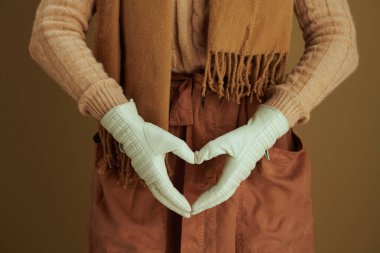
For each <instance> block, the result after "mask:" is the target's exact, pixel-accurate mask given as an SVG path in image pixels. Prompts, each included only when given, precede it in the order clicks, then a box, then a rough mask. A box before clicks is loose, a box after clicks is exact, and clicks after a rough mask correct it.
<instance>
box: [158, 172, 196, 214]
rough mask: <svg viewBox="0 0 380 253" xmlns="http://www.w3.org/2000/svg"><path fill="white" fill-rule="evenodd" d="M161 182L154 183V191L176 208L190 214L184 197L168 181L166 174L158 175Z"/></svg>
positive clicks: (189, 208) (189, 207) (188, 205)
mask: <svg viewBox="0 0 380 253" xmlns="http://www.w3.org/2000/svg"><path fill="white" fill-rule="evenodd" d="M160 176H161V180H158V181H157V182H155V186H156V189H157V190H158V191H159V192H160V193H161V195H162V196H163V197H164V198H165V199H166V200H167V201H169V202H170V203H172V204H173V205H175V206H177V207H178V208H180V209H181V210H182V211H184V212H190V211H191V206H190V204H189V202H188V201H187V199H186V198H185V196H183V195H182V194H181V193H180V192H179V191H178V190H177V189H176V188H175V187H174V185H173V183H172V182H171V181H170V178H169V176H168V175H167V173H166V172H165V173H162V174H160Z"/></svg>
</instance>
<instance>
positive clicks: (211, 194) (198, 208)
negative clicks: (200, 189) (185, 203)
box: [191, 182, 237, 215]
mask: <svg viewBox="0 0 380 253" xmlns="http://www.w3.org/2000/svg"><path fill="white" fill-rule="evenodd" d="M236 189H237V185H236V184H233V183H230V182H226V183H225V184H224V185H214V186H213V187H211V188H210V189H209V190H207V191H206V192H204V193H202V194H201V195H200V196H199V198H198V199H197V200H196V201H195V202H194V203H193V205H192V206H191V210H192V211H191V215H194V214H198V213H200V212H202V211H204V210H206V209H209V208H212V207H214V206H216V205H219V204H220V203H222V202H224V201H226V200H227V199H229V198H230V197H231V196H232V195H233V194H234V193H235V191H236Z"/></svg>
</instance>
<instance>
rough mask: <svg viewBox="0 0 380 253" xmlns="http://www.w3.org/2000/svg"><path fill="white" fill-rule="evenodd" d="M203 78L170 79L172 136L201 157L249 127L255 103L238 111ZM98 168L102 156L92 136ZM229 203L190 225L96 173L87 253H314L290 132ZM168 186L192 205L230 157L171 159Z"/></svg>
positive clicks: (305, 166) (302, 153)
mask: <svg viewBox="0 0 380 253" xmlns="http://www.w3.org/2000/svg"><path fill="white" fill-rule="evenodd" d="M202 78H203V72H200V71H196V72H193V73H191V74H180V73H174V72H173V73H172V82H171V98H170V101H171V102H170V120H169V122H170V129H169V130H170V132H171V133H172V134H174V135H176V136H178V137H179V138H181V139H183V140H185V141H186V143H187V144H188V145H189V147H190V148H191V149H192V150H193V151H196V150H199V149H200V148H201V147H202V146H204V145H205V144H206V143H207V142H208V141H210V140H212V139H215V138H216V137H218V136H220V135H223V134H224V133H227V132H229V131H232V130H233V129H235V128H237V127H239V126H241V125H244V124H246V123H247V121H248V120H249V118H250V117H251V116H252V115H253V114H254V113H255V110H256V108H257V105H258V104H259V103H258V102H257V100H255V101H254V102H253V103H249V101H248V98H247V97H242V98H241V103H240V104H236V103H234V102H232V101H227V100H225V99H224V98H218V96H217V94H216V93H214V92H212V91H211V90H209V89H208V90H207V92H206V97H205V98H202V96H201V83H202ZM93 140H94V146H95V164H96V161H97V160H98V159H100V157H101V154H102V146H101V143H100V142H99V138H98V135H97V133H96V134H95V135H94V138H93ZM268 151H269V158H270V159H269V160H267V159H266V158H265V157H262V158H261V159H260V160H259V161H258V162H257V163H256V166H255V168H254V170H252V173H251V174H250V176H249V177H248V178H247V179H246V180H245V181H243V182H242V183H241V184H240V186H239V188H238V189H237V190H236V192H235V193H234V195H233V196H232V197H231V198H230V199H228V200H227V201H225V202H223V203H221V204H219V205H217V206H215V207H213V208H210V209H208V210H206V211H203V212H201V213H199V214H197V215H194V216H192V217H191V218H189V219H186V218H182V217H181V216H180V215H178V214H176V213H175V212H173V211H171V210H170V209H168V208H166V207H165V206H164V205H162V204H161V203H160V202H159V201H157V200H156V199H155V198H154V196H153V195H152V193H151V192H150V191H149V189H148V188H147V187H145V186H144V185H143V184H141V183H139V182H138V181H136V183H135V184H132V186H130V187H129V188H126V189H122V188H121V187H120V186H117V185H116V182H117V173H108V174H98V173H97V168H96V166H95V167H94V170H93V177H92V188H91V205H90V209H89V219H88V231H87V235H88V241H87V252H90V253H106V252H107V253H111V252H112V253H122V252H123V253H179V252H181V253H206V252H207V253H208V252H210V253H224V252H225V253H232V252H244V253H275V252H276V253H314V233H313V232H314V231H313V211H312V198H311V163H310V159H309V156H308V153H307V151H306V150H305V147H304V145H303V143H302V140H301V139H300V136H299V135H298V134H296V133H295V132H294V130H293V128H291V129H290V130H289V131H288V132H287V133H286V134H285V135H283V136H282V137H281V138H279V139H277V141H276V143H275V144H274V146H272V147H271V148H270V149H269V150H268ZM169 154H170V156H169V162H170V165H171V167H172V168H173V169H174V177H173V184H174V186H175V187H176V188H177V189H178V190H179V191H180V192H182V193H183V194H184V196H185V197H186V198H187V199H188V201H189V203H190V204H192V203H193V202H194V201H195V200H196V199H197V198H198V197H199V195H200V194H201V193H202V192H204V191H206V190H207V189H208V188H210V187H211V186H212V185H214V184H215V183H216V182H217V181H218V179H219V176H220V175H221V172H222V169H223V166H224V164H225V162H226V158H227V155H220V156H218V157H215V158H213V159H211V160H208V161H205V162H203V163H202V164H188V163H186V162H184V161H183V160H181V159H180V158H178V157H176V156H175V155H174V154H172V153H169Z"/></svg>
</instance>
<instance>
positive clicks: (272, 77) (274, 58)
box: [202, 51, 288, 104]
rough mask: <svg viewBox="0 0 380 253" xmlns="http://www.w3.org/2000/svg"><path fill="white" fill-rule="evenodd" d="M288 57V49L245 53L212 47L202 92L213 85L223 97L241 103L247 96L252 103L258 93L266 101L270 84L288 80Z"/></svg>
mask: <svg viewBox="0 0 380 253" xmlns="http://www.w3.org/2000/svg"><path fill="white" fill-rule="evenodd" d="M287 59H288V53H287V52H269V53H258V54H252V55H244V56H242V55H241V54H238V53H233V52H225V51H218V52H213V51H211V52H209V53H208V56H207V63H206V67H205V72H204V73H205V77H204V80H203V83H202V96H203V97H205V96H206V89H207V87H209V88H210V89H211V90H212V91H213V92H215V93H217V94H218V97H219V98H221V97H225V98H226V100H228V101H229V100H231V99H232V101H234V102H236V103H237V104H240V99H241V97H243V96H249V101H250V103H252V102H253V96H254V95H255V96H256V98H257V100H258V101H259V102H260V103H262V102H263V100H265V94H266V90H267V89H268V88H269V86H271V85H276V84H279V83H282V82H283V81H284V78H285V67H286V63H287ZM226 73H227V74H226Z"/></svg>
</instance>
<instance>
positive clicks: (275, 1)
mask: <svg viewBox="0 0 380 253" xmlns="http://www.w3.org/2000/svg"><path fill="white" fill-rule="evenodd" d="M209 1H210V2H209V13H208V15H209V25H208V34H207V52H208V53H207V63H206V66H205V68H204V71H205V72H204V81H203V84H202V85H203V89H202V95H203V96H205V92H206V88H207V87H208V88H209V89H211V90H212V91H214V92H216V93H217V94H218V96H219V97H222V96H224V97H225V98H226V99H227V100H230V99H231V100H232V101H235V102H236V103H240V102H239V101H240V98H241V97H242V96H249V97H250V102H252V99H253V95H254V94H255V95H256V97H257V99H258V100H259V101H263V98H264V99H265V90H266V88H268V87H269V86H270V85H275V84H279V83H281V82H283V81H284V78H285V65H286V63H287V59H288V51H289V45H290V37H291V29H292V16H293V1H294V0H281V1H279V0H261V1H260V0H233V1H231V0H209ZM171 4H172V0H166V1H164V0H113V1H109V0H97V1H96V4H95V10H94V11H95V12H96V13H97V21H96V26H95V33H94V45H93V53H94V56H95V57H96V59H97V60H98V61H99V62H101V63H102V64H103V66H104V69H105V71H106V72H107V73H108V74H109V75H110V77H112V78H114V79H115V80H116V81H117V82H118V83H119V84H120V85H121V86H122V87H123V89H124V94H125V96H126V97H127V99H130V98H133V99H134V101H135V103H136V106H137V109H138V111H139V114H140V115H141V117H143V118H144V120H145V121H148V122H151V123H153V124H156V125H158V126H160V127H161V128H163V129H165V130H168V129H169V99H170V78H171V36H172V22H173V20H172V18H173V15H172V8H171ZM98 128H99V132H98V133H99V137H100V140H101V145H102V150H103V152H102V153H103V154H102V159H100V160H99V163H98V164H97V167H98V168H99V170H100V171H103V172H104V171H107V170H109V169H116V170H117V171H118V173H119V178H120V180H119V183H121V184H122V185H123V186H127V185H128V184H129V183H130V182H132V181H133V180H135V179H139V178H138V176H137V174H136V173H135V172H134V170H133V168H131V163H130V162H131V161H130V159H129V157H127V156H126V155H125V153H122V152H120V150H119V146H118V145H119V144H118V143H117V141H116V140H114V139H113V137H112V136H111V134H110V133H108V132H107V131H106V130H105V129H104V128H103V127H102V126H101V125H100V122H99V123H98ZM167 157H168V156H166V158H165V162H166V165H167V168H168V174H169V176H172V169H171V168H170V167H169V166H168V162H167ZM140 182H141V180H140Z"/></svg>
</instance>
